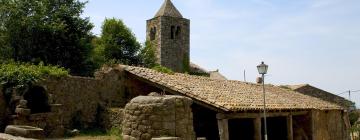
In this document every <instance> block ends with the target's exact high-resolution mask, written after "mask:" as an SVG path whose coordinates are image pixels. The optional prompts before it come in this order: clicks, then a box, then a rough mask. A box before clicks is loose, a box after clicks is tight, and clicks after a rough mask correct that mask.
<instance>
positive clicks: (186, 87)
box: [122, 66, 342, 112]
mask: <svg viewBox="0 0 360 140" xmlns="http://www.w3.org/2000/svg"><path fill="white" fill-rule="evenodd" d="M122 68H123V69H124V70H125V71H127V72H129V73H130V74H133V75H135V76H137V77H139V78H140V79H143V80H145V82H148V83H151V84H154V85H155V86H158V87H166V88H167V89H168V90H170V91H175V92H176V93H177V94H180V95H183V96H187V97H190V98H192V99H194V100H195V101H199V102H201V103H205V104H207V105H210V106H212V107H215V108H217V109H220V110H223V111H232V112H237V111H246V110H257V111H260V110H261V109H262V107H263V93H262V86H261V85H259V84H254V83H248V82H241V81H234V80H216V79H210V78H209V77H202V76H192V75H188V74H181V73H175V74H165V73H161V72H157V71H155V70H152V69H147V68H141V67H133V66H124V67H122ZM265 88H266V97H267V98H266V102H267V108H268V109H269V110H273V111H277V110H308V109H319V110H333V109H335V110H338V109H342V107H340V106H338V105H336V104H333V103H330V102H327V101H323V100H320V99H318V98H315V97H311V96H308V95H304V94H301V93H298V92H295V91H293V90H290V89H284V88H280V87H277V86H273V85H266V87H265Z"/></svg>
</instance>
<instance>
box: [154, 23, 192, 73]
mask: <svg viewBox="0 0 360 140" xmlns="http://www.w3.org/2000/svg"><path fill="white" fill-rule="evenodd" d="M154 30H155V36H154V37H152V34H153V33H152V32H154ZM172 37H173V38H172ZM147 40H150V41H151V43H152V44H153V45H154V47H155V48H156V49H155V50H156V56H157V59H158V63H159V64H161V65H162V66H165V67H168V68H170V69H172V70H173V71H176V72H184V71H185V70H188V69H189V65H190V20H188V19H185V18H177V17H166V16H162V17H157V18H153V19H150V20H148V21H147Z"/></svg>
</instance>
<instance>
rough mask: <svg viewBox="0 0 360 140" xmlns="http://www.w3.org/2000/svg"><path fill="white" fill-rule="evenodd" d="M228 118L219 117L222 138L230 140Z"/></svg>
mask: <svg viewBox="0 0 360 140" xmlns="http://www.w3.org/2000/svg"><path fill="white" fill-rule="evenodd" d="M228 125H229V124H228V119H218V128H219V136H220V140H229V126H228Z"/></svg>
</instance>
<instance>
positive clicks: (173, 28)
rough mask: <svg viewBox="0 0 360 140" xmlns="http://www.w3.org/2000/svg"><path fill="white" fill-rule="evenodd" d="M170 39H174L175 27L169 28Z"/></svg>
mask: <svg viewBox="0 0 360 140" xmlns="http://www.w3.org/2000/svg"><path fill="white" fill-rule="evenodd" d="M170 36H171V37H170V38H171V39H174V38H175V26H171V35H170Z"/></svg>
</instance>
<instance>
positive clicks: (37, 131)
mask: <svg viewBox="0 0 360 140" xmlns="http://www.w3.org/2000/svg"><path fill="white" fill-rule="evenodd" d="M5 133H6V134H10V135H14V136H20V137H25V138H35V139H43V138H45V134H44V130H43V129H41V128H37V127H32V126H25V125H8V126H6V128H5Z"/></svg>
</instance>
